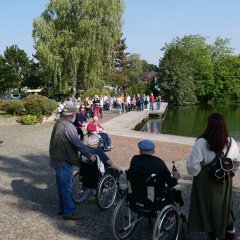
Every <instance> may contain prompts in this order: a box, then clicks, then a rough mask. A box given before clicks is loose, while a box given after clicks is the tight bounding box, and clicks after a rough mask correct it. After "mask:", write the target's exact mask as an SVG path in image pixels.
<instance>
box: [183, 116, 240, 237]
mask: <svg viewBox="0 0 240 240" xmlns="http://www.w3.org/2000/svg"><path fill="white" fill-rule="evenodd" d="M228 148H229V152H228V155H227V157H228V158H231V159H232V160H233V163H234V168H235V170H238V168H239V165H240V154H239V147H238V145H237V143H236V141H235V140H234V139H233V138H231V145H230V137H229V135H228V131H227V126H226V123H225V120H224V117H223V116H222V115H221V114H219V113H212V114H211V115H210V116H209V117H208V124H207V128H206V130H205V131H204V133H203V134H202V135H201V136H200V137H198V139H197V140H196V142H195V145H194V146H193V149H192V152H191V154H190V156H189V158H188V159H187V171H188V173H189V174H190V175H192V176H193V184H192V192H191V201H190V209H189V219H188V230H189V231H192V232H208V235H209V238H210V239H214V240H216V239H229V240H236V239H237V237H236V234H235V229H234V226H233V216H232V179H229V180H228V181H225V182H222V181H216V180H214V179H213V178H212V176H210V175H209V173H208V170H207V167H206V165H207V164H208V163H210V162H211V161H212V160H213V159H214V158H215V156H216V154H217V155H219V154H223V153H224V154H225V153H226V151H227V149H228Z"/></svg>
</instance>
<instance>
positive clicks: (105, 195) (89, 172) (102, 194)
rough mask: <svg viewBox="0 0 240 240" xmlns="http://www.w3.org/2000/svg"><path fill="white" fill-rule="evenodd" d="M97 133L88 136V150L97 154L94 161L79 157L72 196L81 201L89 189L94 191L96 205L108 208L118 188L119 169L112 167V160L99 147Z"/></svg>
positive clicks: (86, 195)
mask: <svg viewBox="0 0 240 240" xmlns="http://www.w3.org/2000/svg"><path fill="white" fill-rule="evenodd" d="M99 140H100V138H99V135H97V134H91V135H89V137H88V145H89V151H90V152H91V153H92V154H94V155H96V156H97V160H96V161H95V162H91V161H89V159H87V158H85V157H83V156H82V157H81V160H80V167H79V171H78V172H77V173H76V174H75V175H74V176H73V179H72V182H73V191H72V198H73V200H74V202H76V203H81V202H83V201H84V200H85V199H86V198H87V197H88V195H89V193H90V189H93V191H94V192H96V203H97V206H98V207H99V208H100V209H102V210H105V209H108V208H110V207H111V206H112V204H113V203H114V201H115V198H116V194H117V190H118V177H119V170H118V169H116V168H114V167H113V162H112V160H110V159H109V157H108V156H107V155H106V153H105V152H104V151H103V149H101V148H99Z"/></svg>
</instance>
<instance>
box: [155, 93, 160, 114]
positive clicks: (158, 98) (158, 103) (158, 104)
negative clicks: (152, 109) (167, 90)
mask: <svg viewBox="0 0 240 240" xmlns="http://www.w3.org/2000/svg"><path fill="white" fill-rule="evenodd" d="M156 101H157V110H160V107H161V96H160V95H158V96H157V98H156Z"/></svg>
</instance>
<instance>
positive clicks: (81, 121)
mask: <svg viewBox="0 0 240 240" xmlns="http://www.w3.org/2000/svg"><path fill="white" fill-rule="evenodd" d="M86 123H87V115H86V111H85V106H84V105H81V106H80V108H79V112H78V113H77V114H76V119H75V121H74V123H73V124H74V126H75V127H76V129H77V132H78V135H79V136H80V139H81V140H83V138H84V134H83V131H82V127H84V126H85V124H86Z"/></svg>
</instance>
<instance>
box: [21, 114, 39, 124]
mask: <svg viewBox="0 0 240 240" xmlns="http://www.w3.org/2000/svg"><path fill="white" fill-rule="evenodd" d="M41 121H42V116H41V115H31V114H27V115H23V116H21V117H18V118H17V122H19V123H21V124H23V125H34V124H37V123H39V122H41Z"/></svg>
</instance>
